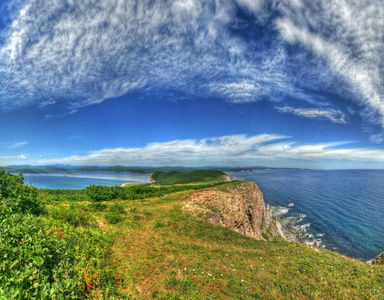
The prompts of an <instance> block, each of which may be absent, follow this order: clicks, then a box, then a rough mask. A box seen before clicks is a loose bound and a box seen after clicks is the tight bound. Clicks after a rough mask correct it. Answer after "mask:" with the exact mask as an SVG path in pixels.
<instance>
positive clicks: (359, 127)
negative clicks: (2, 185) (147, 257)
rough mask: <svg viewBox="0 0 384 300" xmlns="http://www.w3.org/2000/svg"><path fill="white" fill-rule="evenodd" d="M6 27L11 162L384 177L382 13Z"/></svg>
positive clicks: (188, 16)
mask: <svg viewBox="0 0 384 300" xmlns="http://www.w3.org/2000/svg"><path fill="white" fill-rule="evenodd" d="M0 14H1V15H0V165H11V164H33V165H42V164H71V165H116V164H118V165H127V166H164V165H185V166H209V165H211V166H230V167H239V166H241V167H242V166H257V165H262V166H271V167H302V168H384V147H383V145H384V59H383V58H384V57H383V56H384V19H383V18H382V16H383V15H384V6H383V5H382V3H381V1H379V0H377V1H368V0H361V1H357V0H356V1H352V0H349V1H346V0H335V1H332V3H330V2H329V1H325V0H324V1H322V0H317V1H310V0H308V1H305V0H284V1H283V0H269V1H268V0H258V1H257V0H216V1H213V0H212V1H201V0H173V1H166V0H162V1H149V0H141V1H133V0H98V1H96V0H84V1H72V0H50V1H37V0H6V1H2V2H1V4H0Z"/></svg>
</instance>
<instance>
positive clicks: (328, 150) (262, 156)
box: [39, 134, 384, 166]
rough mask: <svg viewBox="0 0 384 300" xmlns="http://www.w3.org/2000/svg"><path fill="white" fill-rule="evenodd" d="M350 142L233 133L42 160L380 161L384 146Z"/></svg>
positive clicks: (92, 162)
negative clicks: (353, 145) (368, 146)
mask: <svg viewBox="0 0 384 300" xmlns="http://www.w3.org/2000/svg"><path fill="white" fill-rule="evenodd" d="M345 144H347V142H337V143H324V144H315V145H300V144H298V143H297V142H295V141H292V140H291V139H290V138H289V137H286V136H281V135H269V134H264V135H257V136H246V135H232V136H222V137H216V138H206V139H202V140H191V139H188V140H174V141H170V142H163V143H151V144H148V145H147V146H145V147H143V148H114V149H103V150H97V151H93V152H90V153H89V154H87V155H76V156H70V157H65V158H61V159H49V160H41V161H40V162H39V163H40V164H56V163H63V164H72V165H115V164H118V165H137V166H138V165H146V166H148V165H153V166H163V165H196V166H202V165H206V164H209V165H225V164H226V163H227V162H229V161H233V162H237V163H238V164H241V163H242V162H243V163H245V164H248V165H249V164H252V163H254V162H255V161H258V160H263V161H273V160H281V159H283V160H295V161H297V160H303V161H307V162H309V163H310V162H314V161H328V160H341V161H361V162H380V163H383V160H384V150H381V149H353V148H342V146H345Z"/></svg>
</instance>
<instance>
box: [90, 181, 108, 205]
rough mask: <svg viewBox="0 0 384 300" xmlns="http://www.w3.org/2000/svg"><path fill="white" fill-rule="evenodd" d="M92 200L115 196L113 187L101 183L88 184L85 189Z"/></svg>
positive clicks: (106, 199) (105, 199) (97, 200)
mask: <svg viewBox="0 0 384 300" xmlns="http://www.w3.org/2000/svg"><path fill="white" fill-rule="evenodd" d="M85 191H86V193H87V195H88V197H89V198H90V199H91V201H92V202H99V201H109V200H112V199H113V198H114V197H115V193H114V191H113V189H111V188H109V187H107V186H103V185H94V184H92V185H90V186H87V188H86V189H85Z"/></svg>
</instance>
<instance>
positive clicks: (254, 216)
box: [183, 181, 287, 240]
mask: <svg viewBox="0 0 384 300" xmlns="http://www.w3.org/2000/svg"><path fill="white" fill-rule="evenodd" d="M183 210H184V211H186V212H188V213H191V214H193V215H196V216H197V217H199V218H201V219H204V220H206V221H208V222H210V223H212V224H215V225H218V226H222V227H226V228H229V229H231V230H233V231H236V232H238V233H240V234H242V235H245V236H249V237H252V238H254V239H259V240H260V239H262V240H263V239H264V240H271V239H281V238H284V239H287V237H286V234H284V232H283V229H282V226H281V224H280V223H279V222H278V221H277V220H276V219H275V218H274V217H273V216H272V211H271V209H270V207H269V205H267V206H265V203H264V198H263V194H262V192H261V191H260V189H259V188H258V186H257V185H256V183H253V182H248V181H241V182H233V183H229V184H227V185H224V186H220V187H217V188H213V189H210V190H204V191H197V192H195V193H193V194H192V195H191V196H190V197H188V198H187V199H185V200H184V202H183Z"/></svg>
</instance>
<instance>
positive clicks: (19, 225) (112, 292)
mask: <svg viewBox="0 0 384 300" xmlns="http://www.w3.org/2000/svg"><path fill="white" fill-rule="evenodd" d="M0 172H1V171H0ZM0 179H1V181H0V184H1V187H0V191H1V198H0V205H1V209H0V239H1V241H0V299H203V298H205V299H211V298H212V299H383V298H384V266H380V265H372V266H371V265H367V264H366V263H363V262H361V261H358V260H353V259H351V258H347V257H344V256H340V255H338V254H336V253H333V252H330V251H327V250H323V249H318V248H314V247H311V246H308V245H304V244H295V243H289V242H285V241H274V242H266V241H257V240H253V239H251V238H247V237H245V236H242V235H239V234H237V233H235V232H232V231H230V230H228V229H226V228H222V227H217V226H213V225H211V224H209V223H205V222H203V221H201V220H200V219H197V218H196V217H193V216H191V215H188V214H186V213H184V212H183V211H182V209H181V207H182V202H183V200H184V199H185V198H186V197H188V196H190V195H191V194H192V193H193V192H194V191H195V189H200V188H209V189H212V188H213V189H215V188H218V189H223V190H225V189H226V186H227V185H229V184H236V182H235V183H224V184H223V183H222V184H219V183H218V184H216V185H209V184H205V185H186V186H151V185H137V186H129V187H127V188H126V189H127V192H126V193H127V195H130V197H131V196H133V197H132V198H124V199H125V200H124V199H122V198H119V197H118V198H114V199H109V198H110V197H106V198H105V199H108V200H105V201H104V200H100V199H101V198H100V199H99V198H97V199H98V200H94V199H95V198H94V197H93V198H92V197H91V195H89V194H88V192H89V190H88V191H87V190H81V191H54V190H38V191H37V190H36V189H34V188H32V187H28V186H25V185H23V184H22V177H21V176H13V175H10V174H7V173H5V172H1V173H0ZM134 187H135V188H134ZM181 188H184V189H181ZM14 190H16V191H18V192H20V193H21V194H20V195H19V194H17V193H14V192H13V191H14ZM90 190H92V191H93V192H95V191H102V190H103V189H95V188H91V189H90ZM111 190H112V191H113V193H115V192H116V191H115V190H114V188H111ZM116 190H117V191H119V190H120V189H116ZM123 190H124V189H123ZM159 190H160V191H161V193H159V194H157V192H156V191H159ZM104 192H105V191H102V192H101V194H102V195H104V194H105V193H104ZM111 193H112V192H111ZM119 193H120V192H119ZM107 194H108V192H107ZM114 195H121V194H118V193H116V194H114ZM123 195H125V194H124V193H123ZM142 195H144V196H142ZM24 197H25V199H24ZM7 203H8V204H7ZM112 215H113V217H112Z"/></svg>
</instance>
